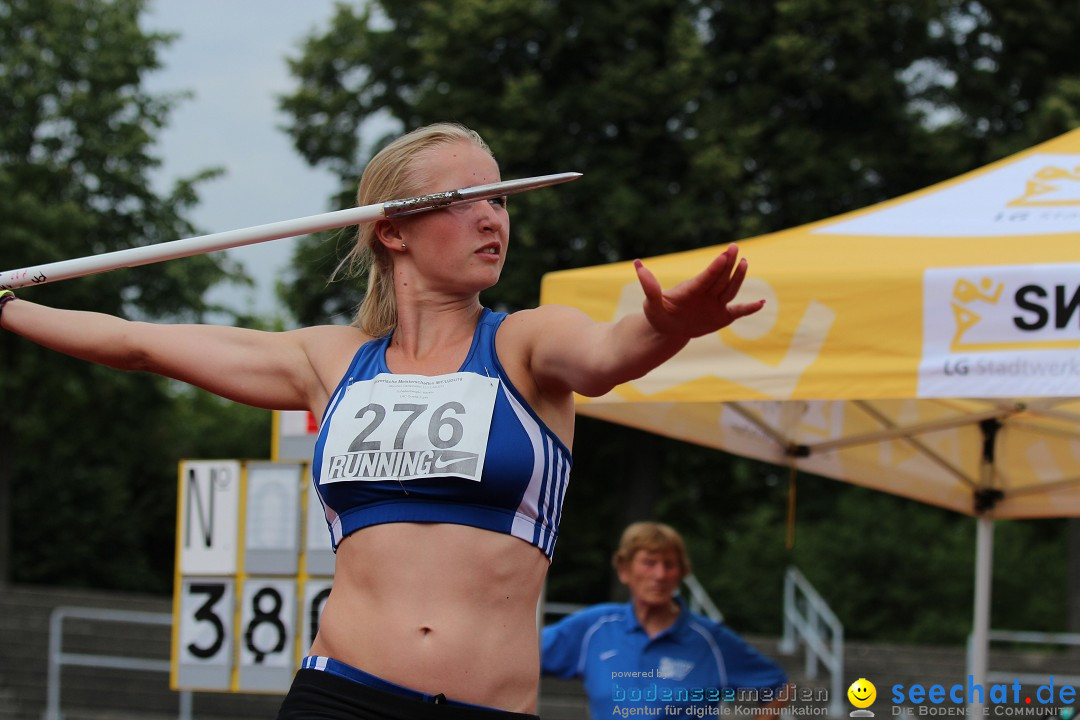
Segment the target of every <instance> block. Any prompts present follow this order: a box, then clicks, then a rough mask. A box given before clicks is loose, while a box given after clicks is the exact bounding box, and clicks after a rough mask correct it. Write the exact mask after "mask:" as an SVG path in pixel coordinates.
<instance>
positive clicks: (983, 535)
mask: <svg viewBox="0 0 1080 720" xmlns="http://www.w3.org/2000/svg"><path fill="white" fill-rule="evenodd" d="M975 522H976V525H975V618H974V621H973V622H974V627H973V628H972V633H971V653H970V658H971V659H970V661H969V663H970V666H969V667H968V673H969V674H970V675H971V678H970V679H969V685H970V686H976V687H979V688H982V692H983V693H985V692H986V688H987V685H986V673H987V666H988V655H989V646H990V591H991V573H992V572H993V568H994V521H993V520H992V519H991V518H989V517H987V515H986V514H982V515H979V516H978V517H977V519H976V521H975ZM980 695H981V693H980V692H977V691H975V692H972V693H971V696H970V697H969V698H968V700H969V702H970V704H969V705H968V708H969V711H970V712H969V714H970V715H972V716H975V715H982V707H983V704H984V703H985V701H986V697H980ZM976 700H978V702H976Z"/></svg>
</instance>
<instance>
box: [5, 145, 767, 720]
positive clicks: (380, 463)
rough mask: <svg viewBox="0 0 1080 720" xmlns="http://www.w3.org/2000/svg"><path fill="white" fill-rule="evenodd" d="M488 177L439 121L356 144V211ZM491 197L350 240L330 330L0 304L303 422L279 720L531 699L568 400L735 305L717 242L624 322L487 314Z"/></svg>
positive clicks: (712, 328) (498, 221) (730, 268)
mask: <svg viewBox="0 0 1080 720" xmlns="http://www.w3.org/2000/svg"><path fill="white" fill-rule="evenodd" d="M499 180H500V175H499V167H498V165H497V163H496V161H495V159H494V157H493V156H492V154H491V152H490V150H489V149H488V147H487V146H486V145H485V143H484V142H483V140H481V138H480V137H479V136H478V135H477V134H476V133H474V132H472V131H471V130H468V129H466V128H464V127H462V126H459V125H453V124H438V125H433V126H428V127H424V128H420V129H418V130H416V131H413V132H411V133H409V134H407V135H404V136H402V137H400V138H398V139H397V140H396V141H394V142H393V143H392V144H390V145H389V146H387V147H386V148H385V149H384V150H382V151H381V152H380V153H378V154H377V155H376V156H375V157H374V158H373V159H372V160H371V162H370V163H369V165H368V167H367V169H366V170H365V172H364V177H363V179H362V180H361V183H360V191H359V195H358V199H359V202H360V203H361V204H372V203H376V202H384V201H387V200H392V199H396V198H400V197H410V196H415V195H422V194H427V193H433V192H439V191H445V190H453V189H457V188H463V187H471V186H475V185H482V184H487V183H493V182H498V181H499ZM509 240H510V218H509V215H508V213H507V207H506V201H505V198H502V199H496V200H491V201H480V202H473V203H468V204H462V205H456V206H451V207H448V208H444V209H441V210H436V211H431V212H425V213H418V214H415V215H408V216H402V217H398V218H394V219H387V220H380V221H378V222H376V223H373V224H370V225H365V226H363V227H361V229H360V236H359V238H358V242H357V246H356V249H355V251H354V255H355V258H354V259H356V260H359V261H360V262H365V263H370V271H369V287H368V294H367V296H366V298H365V300H364V302H363V304H362V306H361V309H360V312H359V316H358V318H357V322H356V323H355V324H354V325H352V326H320V327H308V328H302V329H298V330H292V331H287V332H277V333H275V332H262V331H255V330H249V329H243V328H235V327H221V326H206V325H157V324H150V323H141V322H129V321H127V320H123V319H120V318H116V317H111V316H107V315H101V314H96V313H87V312H79V311H71V310H58V309H53V308H49V307H45V306H42V305H38V304H34V303H31V302H28V301H26V300H24V299H19V300H13V299H12V298H13V295H11V294H10V291H5V292H4V294H3V296H0V326H2V327H3V328H4V329H5V330H9V331H11V332H15V333H18V334H20V335H22V336H24V337H26V338H27V339H29V340H32V341H34V342H36V343H40V344H41V345H44V346H46V347H49V348H52V349H54V350H57V351H59V352H63V353H67V354H69V355H72V356H75V357H79V358H82V359H85V360H89V361H92V362H96V363H102V364H105V365H109V366H112V367H116V368H120V369H124V370H145V371H149V372H153V373H157V374H160V375H164V376H167V377H171V378H175V379H177V380H181V381H184V382H187V383H190V384H192V385H196V386H198V387H201V388H204V389H206V390H208V391H210V392H212V393H216V394H218V395H221V396H223V397H226V398H229V399H232V400H235V401H237V402H241V403H246V404H249V405H254V406H257V407H262V408H274V409H281V410H295V409H305V410H310V411H311V412H313V413H314V414H315V416H316V417H318V418H321V424H320V435H319V438H318V441H317V444H316V451H315V457H314V458H313V461H312V471H313V480H314V482H315V483H316V487H317V489H318V491H319V495H320V498H321V500H322V503H323V508H324V510H325V513H326V518H327V524H328V527H329V530H330V536H331V541H332V543H333V545H334V547H335V548H336V550H337V566H336V572H335V576H334V586H333V590H332V592H331V595H330V598H329V600H328V601H327V603H326V606H325V608H324V611H323V616H322V620H321V626H320V630H319V633H318V636H317V637H316V639H315V641H314V643H313V645H312V647H311V651H310V652H311V654H310V656H309V657H307V658H306V659H305V660H304V662H303V666H302V668H301V669H300V670H299V671H298V672H297V675H296V677H295V679H294V682H293V686H292V688H291V689H290V691H289V694H288V695H287V696H286V698H285V700H284V702H283V704H282V708H281V711H280V715H279V717H280V718H428V717H431V718H436V717H438V718H487V717H490V718H502V717H505V718H514V717H531V715H530V713H535V711H536V701H537V688H538V682H539V659H540V655H539V644H538V637H537V627H536V605H537V600H538V597H539V593H540V589H541V585H542V583H543V580H544V574H545V572H546V571H547V568H548V564H549V559H550V555H551V552H552V549H553V547H554V543H555V538H556V536H557V533H558V521H559V516H560V509H561V504H562V499H563V495H564V493H565V491H566V484H567V481H568V478H569V470H570V448H571V446H572V443H573V435H574V400H573V394H574V393H575V392H577V393H581V394H583V395H589V396H595V395H600V394H603V393H605V392H607V391H608V390H609V389H611V388H612V387H614V386H615V385H617V384H619V383H622V382H626V381H629V380H632V379H634V378H638V377H640V376H642V375H644V374H645V373H646V372H648V371H649V370H651V369H652V368H655V367H656V366H657V365H659V364H660V363H662V362H664V361H665V360H667V359H668V358H670V357H671V356H672V355H674V354H675V353H676V352H678V351H679V350H680V349H682V348H683V346H685V345H686V343H687V342H688V341H689V340H690V339H691V338H694V337H698V336H701V335H705V334H708V333H712V332H716V331H717V330H719V329H720V328H723V327H725V326H726V325H728V324H730V323H731V322H733V321H734V320H736V319H738V318H740V317H743V316H746V315H749V314H751V313H753V312H756V311H757V310H759V309H760V308H761V306H762V304H763V301H757V302H752V303H733V300H734V298H735V295H736V293H737V292H738V290H739V287H740V285H741V284H742V281H743V278H744V276H745V274H746V261H745V260H739V261H737V259H736V257H737V250H736V249H735V248H734V247H733V246H732V247H729V248H727V249H726V250H725V251H724V252H723V253H721V254H720V255H719V256H718V257H717V258H716V259H715V260H714V261H713V262H712V263H711V264H710V265H709V266H708V267H707V268H705V269H704V270H703V271H702V272H701V274H699V275H698V276H696V277H694V278H692V279H690V280H688V281H686V282H684V283H682V284H680V285H677V286H676V287H674V288H671V289H669V290H662V289H661V287H660V285H659V284H658V282H657V281H656V279H655V278H654V277H653V275H652V274H651V273H650V272H649V271H648V270H647V269H646V268H645V267H644V266H642V265H641V264H640V263H637V264H636V270H637V276H638V280H639V281H640V283H641V286H642V288H643V290H644V293H645V301H644V303H643V308H642V312H640V313H637V314H635V315H631V316H628V317H625V318H623V319H621V320H619V321H618V322H616V323H610V324H609V323H597V322H593V321H592V320H591V319H589V318H588V317H586V316H585V315H584V314H583V313H581V312H579V311H577V310H573V309H570V308H566V307H559V306H541V307H538V308H535V309H531V310H524V311H521V312H516V313H513V314H511V315H504V314H502V313H496V312H492V311H490V310H488V309H486V308H484V307H482V306H481V304H480V299H479V294H480V292H481V291H482V290H485V289H487V288H489V287H491V286H492V285H494V284H495V283H496V282H497V281H498V279H499V274H500V272H501V270H502V267H503V263H504V262H505V261H506V254H507V250H508V247H509Z"/></svg>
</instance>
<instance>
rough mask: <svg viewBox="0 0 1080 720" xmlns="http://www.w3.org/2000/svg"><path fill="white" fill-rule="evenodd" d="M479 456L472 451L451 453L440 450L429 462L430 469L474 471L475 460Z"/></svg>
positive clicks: (469, 472)
mask: <svg viewBox="0 0 1080 720" xmlns="http://www.w3.org/2000/svg"><path fill="white" fill-rule="evenodd" d="M478 458H479V456H478V455H476V454H474V453H451V452H442V453H440V454H439V456H438V457H437V458H435V459H434V460H433V461H432V463H431V471H432V472H436V473H440V472H446V471H448V470H452V471H454V472H460V473H465V474H473V473H475V472H476V461H477V459H478Z"/></svg>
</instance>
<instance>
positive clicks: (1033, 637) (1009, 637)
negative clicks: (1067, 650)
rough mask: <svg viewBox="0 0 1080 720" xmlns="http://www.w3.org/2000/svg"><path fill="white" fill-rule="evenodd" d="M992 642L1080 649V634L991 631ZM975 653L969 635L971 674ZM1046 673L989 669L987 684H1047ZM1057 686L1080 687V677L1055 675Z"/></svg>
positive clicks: (990, 639) (989, 634)
mask: <svg viewBox="0 0 1080 720" xmlns="http://www.w3.org/2000/svg"><path fill="white" fill-rule="evenodd" d="M987 639H988V640H989V641H990V642H995V641H996V642H1010V643H1027V644H1030V645H1061V646H1065V647H1070V646H1072V647H1080V633H1047V632H1033V631H1022V630H991V631H990V632H989V633H988V634H987ZM974 652H975V645H974V635H968V642H967V667H968V673H969V674H970V673H971V668H972V659H973V656H974ZM1046 678H1047V674H1046V673H1041V674H1039V673H1023V672H1007V671H1001V670H998V671H994V670H990V669H989V668H987V671H986V682H988V683H990V682H1010V683H1011V682H1012V681H1014V680H1019V681H1020V683H1021V684H1024V685H1026V684H1036V683H1045V682H1046ZM1054 684H1055V685H1080V675H1060V674H1058V673H1054Z"/></svg>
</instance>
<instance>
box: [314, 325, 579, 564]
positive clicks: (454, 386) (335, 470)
mask: <svg viewBox="0 0 1080 720" xmlns="http://www.w3.org/2000/svg"><path fill="white" fill-rule="evenodd" d="M505 318H506V313H496V312H492V311H491V310H489V309H487V308H484V310H483V313H482V314H481V316H480V321H479V323H478V324H477V327H476V331H475V333H474V334H473V341H472V346H471V347H470V348H469V354H468V356H467V357H466V358H465V362H464V363H463V364H462V366H461V369H460V370H459V371H458V372H457V373H454V374H451V375H439V376H435V377H426V376H416V375H394V374H393V373H391V372H390V370H389V368H387V366H386V348H387V346H388V345H389V343H390V338H391V337H392V336H390V335H388V336H387V337H384V338H379V339H377V340H372V341H370V342H368V343H365V344H364V345H363V346H361V347H360V349H359V350H358V351H357V352H356V355H355V356H354V357H353V361H352V364H351V365H350V366H349V369H348V371H347V372H346V373H345V377H343V378H342V379H341V382H340V383H338V386H337V388H336V389H335V390H334V394H333V395H332V396H331V398H330V402H329V403H328V404H327V407H326V412H325V413H324V414H323V418H322V422H321V424H320V430H319V436H318V438H317V440H316V443H315V454H314V458H313V460H312V466H311V470H312V477H313V479H314V481H315V487H316V489H317V490H318V493H319V497H320V499H321V501H322V505H323V510H324V511H325V513H326V522H327V524H328V525H329V528H330V534H331V538H332V542H333V546H334V549H335V550H336V549H337V547H338V544H339V543H340V542H341V540H342V539H343V538H344V537H346V536H347V535H349V534H350V533H353V532H356V531H357V530H360V529H361V528H365V527H369V526H371V525H378V524H381V523H392V522H439V523H456V524H459V525H469V526H472V527H478V528H483V529H485V530H491V531H493V532H501V533H507V534H509V535H513V536H514V537H517V538H520V539H522V540H525V541H526V542H529V543H532V544H533V545H535V546H536V547H537V548H539V549H540V550H541V551H542V552H543V553H544V554H545V555H547V556H548V557H549V558H550V557H551V554H552V552H553V551H554V549H555V540H556V537H557V536H558V533H559V519H560V517H561V514H562V503H563V497H564V495H565V494H566V487H567V483H568V482H569V480H570V465H571V456H570V451H569V450H568V449H567V447H566V446H565V445H564V444H563V443H562V441H560V440H559V438H558V437H556V436H555V434H554V433H552V432H551V430H550V429H548V427H547V426H546V425H545V424H544V422H543V421H542V420H541V419H540V418H539V416H538V415H537V414H536V413H535V412H534V411H533V409H532V408H530V407H529V406H528V404H526V402H525V400H524V399H523V398H522V397H521V395H520V393H518V391H517V389H516V388H514V386H513V385H512V384H511V382H510V379H509V378H508V377H507V375H506V372H505V370H503V367H502V365H501V364H500V363H499V358H498V356H497V355H496V353H495V333H496V331H497V330H498V328H499V325H500V324H501V323H502V321H503V320H504V319H505ZM488 417H490V420H488ZM485 438H486V441H485Z"/></svg>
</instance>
